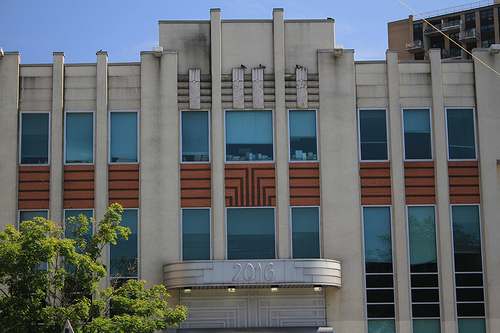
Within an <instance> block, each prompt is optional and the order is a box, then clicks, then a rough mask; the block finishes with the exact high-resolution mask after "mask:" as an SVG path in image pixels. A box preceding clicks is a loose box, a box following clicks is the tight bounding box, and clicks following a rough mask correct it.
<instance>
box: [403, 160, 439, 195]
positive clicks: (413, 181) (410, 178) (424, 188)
mask: <svg viewBox="0 0 500 333" xmlns="http://www.w3.org/2000/svg"><path fill="white" fill-rule="evenodd" d="M404 166H405V192H406V204H407V205H433V204H435V203H436V191H435V186H436V185H435V180H434V162H432V161H426V162H405V164H404Z"/></svg>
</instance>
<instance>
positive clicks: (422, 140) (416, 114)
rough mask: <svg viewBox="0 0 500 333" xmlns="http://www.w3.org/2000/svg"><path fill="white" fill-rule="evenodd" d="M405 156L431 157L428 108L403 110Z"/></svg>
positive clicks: (412, 158) (413, 157)
mask: <svg viewBox="0 0 500 333" xmlns="http://www.w3.org/2000/svg"><path fill="white" fill-rule="evenodd" d="M403 122H404V144H405V158H406V159H408V160H417V159H431V158H432V150H431V126H430V119H429V110H426V109H424V110H403Z"/></svg>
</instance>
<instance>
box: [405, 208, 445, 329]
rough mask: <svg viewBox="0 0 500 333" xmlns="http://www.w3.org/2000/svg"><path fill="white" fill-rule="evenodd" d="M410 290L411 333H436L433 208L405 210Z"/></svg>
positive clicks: (437, 326)
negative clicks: (408, 248)
mask: <svg viewBox="0 0 500 333" xmlns="http://www.w3.org/2000/svg"><path fill="white" fill-rule="evenodd" d="M408 238H409V241H408V243H409V247H410V251H409V252H410V287H411V307H412V317H413V332H414V333H424V332H425V333H439V332H440V331H441V329H440V326H441V323H440V320H439V318H440V307H439V276H438V263H437V247H436V223H435V212H434V207H433V206H409V207H408Z"/></svg>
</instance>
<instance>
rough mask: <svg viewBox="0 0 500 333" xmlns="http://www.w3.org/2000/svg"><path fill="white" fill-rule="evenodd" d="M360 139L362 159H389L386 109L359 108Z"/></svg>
mask: <svg viewBox="0 0 500 333" xmlns="http://www.w3.org/2000/svg"><path fill="white" fill-rule="evenodd" d="M359 141H360V153H361V160H362V161H370V160H372V161H377V160H387V159H388V152H387V121H386V111H385V110H359Z"/></svg>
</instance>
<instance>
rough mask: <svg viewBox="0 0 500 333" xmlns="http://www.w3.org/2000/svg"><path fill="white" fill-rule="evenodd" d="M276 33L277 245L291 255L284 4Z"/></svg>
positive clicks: (275, 17)
mask: <svg viewBox="0 0 500 333" xmlns="http://www.w3.org/2000/svg"><path fill="white" fill-rule="evenodd" d="M273 33H274V42H273V45H274V89H275V101H276V107H275V110H274V128H275V132H274V154H275V157H274V160H275V167H276V171H275V172H276V246H277V253H278V258H280V259H287V258H291V249H290V238H291V235H290V188H289V182H288V121H287V110H286V107H285V22H284V18H283V8H275V9H274V10H273Z"/></svg>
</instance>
